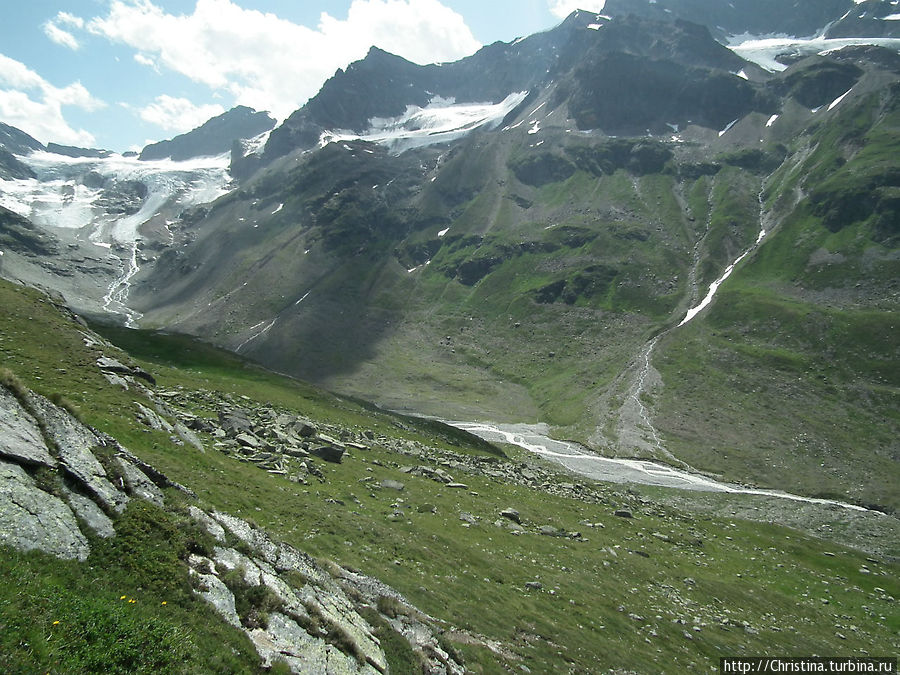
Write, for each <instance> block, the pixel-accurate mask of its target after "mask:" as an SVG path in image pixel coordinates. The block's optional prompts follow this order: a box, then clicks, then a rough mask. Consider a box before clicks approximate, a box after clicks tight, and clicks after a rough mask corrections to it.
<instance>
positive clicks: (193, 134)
mask: <svg viewBox="0 0 900 675" xmlns="http://www.w3.org/2000/svg"><path fill="white" fill-rule="evenodd" d="M275 124H276V121H275V119H274V118H273V117H272V116H271V115H269V113H267V112H257V111H256V110H254V109H253V108H248V107H247V106H240V105H239V106H236V107H234V108H232V109H231V110H229V111H227V112H224V113H222V114H221V115H219V116H217V117H213V118H212V119H210V120H208V121H207V122H204V123H203V124H202V125H201V126H199V127H197V128H196V129H194V130H192V131H189V132H187V133H185V134H181V135H180V136H176V137H175V138H173V139H171V140H167V141H160V142H159V143H151V144H150V145H148V146H146V147H145V148H144V149H143V150H142V151H141V154H140V159H142V160H153V159H164V158H166V157H168V158H170V159H173V160H175V161H180V160H185V159H191V158H194V157H208V156H211V155H221V154H222V153H224V152H229V151H230V150H231V147H232V144H233V143H234V141H236V140H241V139H247V138H252V137H254V136H258V135H259V134H262V133H265V132H267V131H269V130H271V129H272V128H274V127H275Z"/></svg>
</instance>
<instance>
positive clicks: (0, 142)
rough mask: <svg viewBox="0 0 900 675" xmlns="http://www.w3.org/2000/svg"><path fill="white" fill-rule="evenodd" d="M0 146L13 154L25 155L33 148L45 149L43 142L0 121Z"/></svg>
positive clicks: (32, 150) (33, 149)
mask: <svg viewBox="0 0 900 675" xmlns="http://www.w3.org/2000/svg"><path fill="white" fill-rule="evenodd" d="M0 146H3V147H4V148H6V149H7V150H8V151H9V152H11V153H13V154H14V155H27V154H30V153H32V152H34V151H35V150H46V148H45V147H44V144H43V143H41V142H40V141H38V140H36V139H34V138H32V137H31V136H29V135H28V134H26V133H25V132H24V131H22V130H21V129H16V128H15V127H12V126H10V125H8V124H4V123H3V122H0Z"/></svg>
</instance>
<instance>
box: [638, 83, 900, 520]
mask: <svg viewBox="0 0 900 675" xmlns="http://www.w3.org/2000/svg"><path fill="white" fill-rule="evenodd" d="M898 132H900V113H898V111H897V110H896V105H895V104H892V103H890V101H888V103H887V104H885V103H884V101H882V100H881V99H879V97H878V96H877V95H873V96H869V97H866V98H863V99H862V100H860V101H856V102H855V103H854V105H853V106H850V107H848V108H847V109H846V110H844V111H843V112H842V113H841V117H840V118H839V119H838V121H837V123H835V124H831V125H828V126H824V125H823V127H822V128H821V129H820V130H814V131H813V132H812V133H810V134H809V135H807V136H803V137H800V138H798V139H797V141H796V142H795V147H794V148H793V149H794V151H796V152H797V156H798V157H799V158H800V159H799V160H795V161H792V162H789V163H787V164H786V165H785V166H784V167H782V169H781V170H779V171H778V172H776V174H774V175H773V177H772V178H771V179H770V180H769V182H768V185H767V191H768V197H767V207H768V208H769V209H770V210H772V212H774V213H775V214H776V215H777V217H779V218H780V219H781V222H780V225H779V227H778V229H777V230H776V231H775V233H774V235H773V236H772V237H771V238H770V239H769V240H767V241H766V243H765V244H764V245H763V246H762V247H761V248H760V250H759V251H758V252H757V253H756V254H755V255H754V256H753V257H752V259H750V260H748V261H747V262H746V263H745V264H744V265H742V266H741V267H740V268H739V269H738V270H737V271H736V273H735V274H734V275H733V276H732V278H730V279H729V280H728V281H727V282H726V283H725V284H723V286H722V288H721V289H720V292H719V294H718V296H717V298H716V301H715V303H714V305H713V307H712V308H711V309H710V311H709V312H708V313H706V314H705V315H704V316H701V317H698V319H697V320H695V321H694V322H692V323H691V324H689V325H688V326H686V327H685V328H684V329H680V330H678V331H675V332H673V333H671V334H670V335H669V336H667V338H666V339H665V341H664V342H663V343H661V345H660V350H659V355H658V358H657V359H656V362H655V363H656V366H657V367H658V368H659V370H660V372H661V373H662V376H663V380H664V382H665V387H664V390H663V392H662V395H661V400H660V404H659V407H658V409H657V415H656V422H657V426H658V427H659V429H660V430H661V431H662V432H663V433H664V435H665V438H666V441H667V443H668V444H669V446H670V449H671V450H673V451H674V452H675V453H676V454H677V455H678V456H680V457H682V458H683V459H685V460H686V461H687V462H689V463H690V464H692V465H694V466H696V467H698V468H703V469H707V470H710V471H714V472H716V473H721V474H723V475H725V476H726V477H728V478H731V479H737V480H741V479H743V480H753V481H754V482H756V483H757V484H761V485H766V486H773V487H780V488H783V489H789V490H799V491H802V492H804V493H807V494H815V495H822V496H835V497H837V496H840V497H842V498H845V499H851V500H854V501H857V502H860V503H864V504H874V505H878V506H879V507H880V508H883V509H887V510H890V511H894V510H896V508H897V507H898V505H900V501H898V499H900V494H898V492H897V489H896V486H897V481H898V479H900V465H898V461H897V460H898V457H900V445H898V441H897V439H898V438H900V416H898V410H900V370H898V368H897V363H898V361H897V348H898V342H897V330H896V326H897V323H898V319H900V317H898V312H900V305H898V304H897V300H896V298H897V294H896V291H897V279H898V278H900V267H898V263H897V256H896V238H894V239H893V240H892V239H890V238H889V237H885V232H884V229H883V228H884V220H883V219H884V215H883V214H881V213H879V208H880V207H879V206H875V205H874V202H873V203H865V202H864V205H863V206H862V207H861V209H860V210H859V211H856V210H855V209H854V208H851V207H846V206H845V207H843V212H842V213H841V214H840V217H839V218H833V219H832V220H831V221H827V220H826V218H827V217H828V216H827V213H828V211H829V209H827V208H818V207H817V206H816V204H815V199H816V197H812V198H810V197H804V198H803V199H801V200H800V201H799V203H795V194H796V193H797V191H798V190H800V191H802V192H803V193H804V194H810V193H811V194H813V195H826V196H827V200H830V202H831V203H833V204H834V203H837V204H853V203H855V202H854V201H853V199H856V198H859V199H861V200H868V199H871V198H872V197H871V195H876V196H877V194H878V191H879V190H881V189H882V188H879V187H878V184H879V183H880V182H884V181H888V182H890V181H891V180H892V179H891V178H890V177H889V176H890V171H892V170H893V169H891V167H892V166H893V165H894V163H895V161H896V160H895V158H896V153H897V152H898V151H900V140H898V139H900V133H898ZM893 180H896V178H894V179H893ZM846 195H849V197H848V196H846ZM818 199H820V200H821V199H822V198H821V197H818ZM826 203H828V202H826ZM831 208H833V207H831ZM826 223H827V224H828V225H829V226H828V227H826ZM895 227H896V225H895Z"/></svg>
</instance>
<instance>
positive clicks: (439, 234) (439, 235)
mask: <svg viewBox="0 0 900 675" xmlns="http://www.w3.org/2000/svg"><path fill="white" fill-rule="evenodd" d="M449 231H450V228H449V227H448V228H446V229H444V230H441V231H440V232H438V237H443V236H444V235H445V234H447V233H448V232H449Z"/></svg>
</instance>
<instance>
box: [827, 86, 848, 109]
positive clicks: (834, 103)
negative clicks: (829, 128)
mask: <svg viewBox="0 0 900 675" xmlns="http://www.w3.org/2000/svg"><path fill="white" fill-rule="evenodd" d="M851 91H853V88H852V87H851V88H850V89H848V90H847V91H845V92H844V93H843V94H841V95H840V96H838V97H837V98H836V99H834V100H833V101H832V102H831V105H829V106H828V109H829V110H831V109H832V108H834V107H836V106H837V105H838V104H839V103H840V102H841V101H843V100H844V97H845V96H846V95H847V94H849V93H850V92H851Z"/></svg>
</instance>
